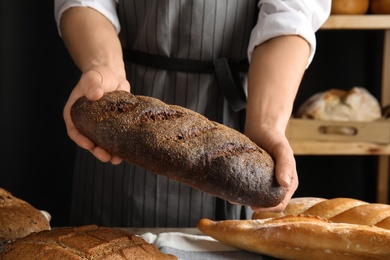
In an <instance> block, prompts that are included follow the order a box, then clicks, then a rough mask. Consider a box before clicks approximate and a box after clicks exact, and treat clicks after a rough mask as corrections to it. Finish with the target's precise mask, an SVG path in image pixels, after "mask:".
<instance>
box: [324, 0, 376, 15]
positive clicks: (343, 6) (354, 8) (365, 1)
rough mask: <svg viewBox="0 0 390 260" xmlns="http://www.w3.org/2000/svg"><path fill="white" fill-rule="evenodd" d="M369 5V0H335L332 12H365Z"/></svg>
mask: <svg viewBox="0 0 390 260" xmlns="http://www.w3.org/2000/svg"><path fill="white" fill-rule="evenodd" d="M369 6H370V1H369V0H333V1H332V9H331V14H365V13H367V11H368V9H369Z"/></svg>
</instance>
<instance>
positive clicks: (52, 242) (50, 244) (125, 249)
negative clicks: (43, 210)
mask: <svg viewBox="0 0 390 260" xmlns="http://www.w3.org/2000/svg"><path fill="white" fill-rule="evenodd" d="M31 259H35V260H46V259H50V260H63V259H69V260H86V259H96V260H97V259H100V260H103V259H105V260H108V259H117V260H120V259H123V260H125V259H126V260H129V259H134V260H139V259H151V260H153V259H155V260H157V259H158V260H159V259H162V260H164V259H171V260H172V259H177V257H176V256H173V255H170V254H164V253H162V252H161V251H159V250H158V249H157V248H156V247H155V246H154V245H152V244H149V243H147V242H146V241H145V240H144V239H142V238H141V237H138V236H135V235H133V234H131V233H129V232H127V231H125V230H122V229H117V228H108V227H98V226H96V225H87V226H81V227H64V228H56V229H53V230H45V231H41V232H38V233H32V234H30V235H28V236H27V237H24V238H21V239H18V240H16V241H15V242H14V243H12V244H10V245H8V246H6V247H5V249H4V251H3V252H2V253H1V254H0V260H31Z"/></svg>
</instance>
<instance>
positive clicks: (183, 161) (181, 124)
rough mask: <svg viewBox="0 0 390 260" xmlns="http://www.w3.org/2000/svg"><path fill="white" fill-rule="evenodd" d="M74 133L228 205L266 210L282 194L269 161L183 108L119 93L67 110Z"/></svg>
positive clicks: (253, 146) (218, 126) (247, 141)
mask: <svg viewBox="0 0 390 260" xmlns="http://www.w3.org/2000/svg"><path fill="white" fill-rule="evenodd" d="M71 116H72V120H73V122H74V124H75V126H76V127H77V129H78V130H79V131H80V132H81V133H82V134H84V135H85V136H87V137H88V138H90V139H91V140H92V141H93V142H95V144H96V145H98V146H100V147H102V148H103V149H105V150H107V151H108V152H110V153H112V154H114V155H117V156H119V157H121V158H123V159H124V160H126V161H128V162H130V163H132V164H135V165H138V166H140V167H143V168H145V169H147V170H150V171H153V172H155V173H157V174H161V175H164V176H166V177H168V178H171V179H174V180H176V181H179V182H181V183H184V184H187V185H189V186H191V187H193V188H196V189H198V190H201V191H204V192H207V193H210V194H212V195H214V196H217V197H220V198H222V199H225V200H228V201H230V202H233V203H238V204H244V205H250V206H257V207H271V206H276V205H278V204H279V203H280V202H281V201H282V199H283V197H284V195H285V192H286V190H285V189H284V188H283V187H281V186H280V185H278V184H277V181H276V179H275V176H274V161H273V160H272V158H271V157H270V155H269V154H268V153H266V152H265V151H264V150H263V149H261V148H260V147H258V146H257V145H256V144H255V143H253V142H252V141H250V139H249V138H247V137H246V136H245V135H243V134H241V133H240V132H238V131H236V130H234V129H231V128H228V127H226V126H224V125H222V124H219V123H216V122H213V121H210V120H208V119H207V118H205V117H204V116H202V115H200V114H198V113H196V112H194V111H191V110H189V109H186V108H183V107H179V106H173V105H167V104H165V103H163V102H161V101H160V100H158V99H155V98H151V97H146V96H135V95H132V94H130V93H128V92H125V91H115V92H110V93H106V94H105V95H104V96H103V97H102V98H101V99H99V100H98V101H89V100H88V99H87V98H85V97H82V98H80V99H78V100H77V101H76V102H75V103H74V105H73V106H72V108H71Z"/></svg>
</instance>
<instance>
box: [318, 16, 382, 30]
mask: <svg viewBox="0 0 390 260" xmlns="http://www.w3.org/2000/svg"><path fill="white" fill-rule="evenodd" d="M321 29H328V30H343V29H344V30H387V29H390V15H368V14H367V15H331V16H330V17H329V19H328V20H327V21H326V22H325V24H323V26H322V27H321Z"/></svg>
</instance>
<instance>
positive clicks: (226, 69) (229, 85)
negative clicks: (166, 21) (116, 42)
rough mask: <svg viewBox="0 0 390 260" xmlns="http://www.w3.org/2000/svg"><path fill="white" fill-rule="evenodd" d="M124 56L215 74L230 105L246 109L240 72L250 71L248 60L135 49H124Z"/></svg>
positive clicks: (149, 63)
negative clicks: (168, 54)
mask: <svg viewBox="0 0 390 260" xmlns="http://www.w3.org/2000/svg"><path fill="white" fill-rule="evenodd" d="M124 58H125V60H126V61H129V62H132V63H136V64H140V65H144V66H151V67H154V68H157V69H162V70H173V71H180V72H189V73H207V74H215V76H216V78H217V82H218V85H219V87H220V88H221V89H222V92H223V94H224V96H225V98H226V100H227V102H228V104H229V106H230V107H231V108H232V109H233V110H234V111H235V112H238V111H241V110H243V109H245V106H246V95H245V92H244V88H243V86H242V84H241V80H240V72H247V71H248V67H249V63H248V61H247V60H243V61H241V62H239V63H230V62H229V61H228V60H227V59H226V58H220V59H215V60H213V61H201V60H190V59H179V58H171V57H166V56H161V55H156V54H150V53H145V52H140V51H135V50H124Z"/></svg>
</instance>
